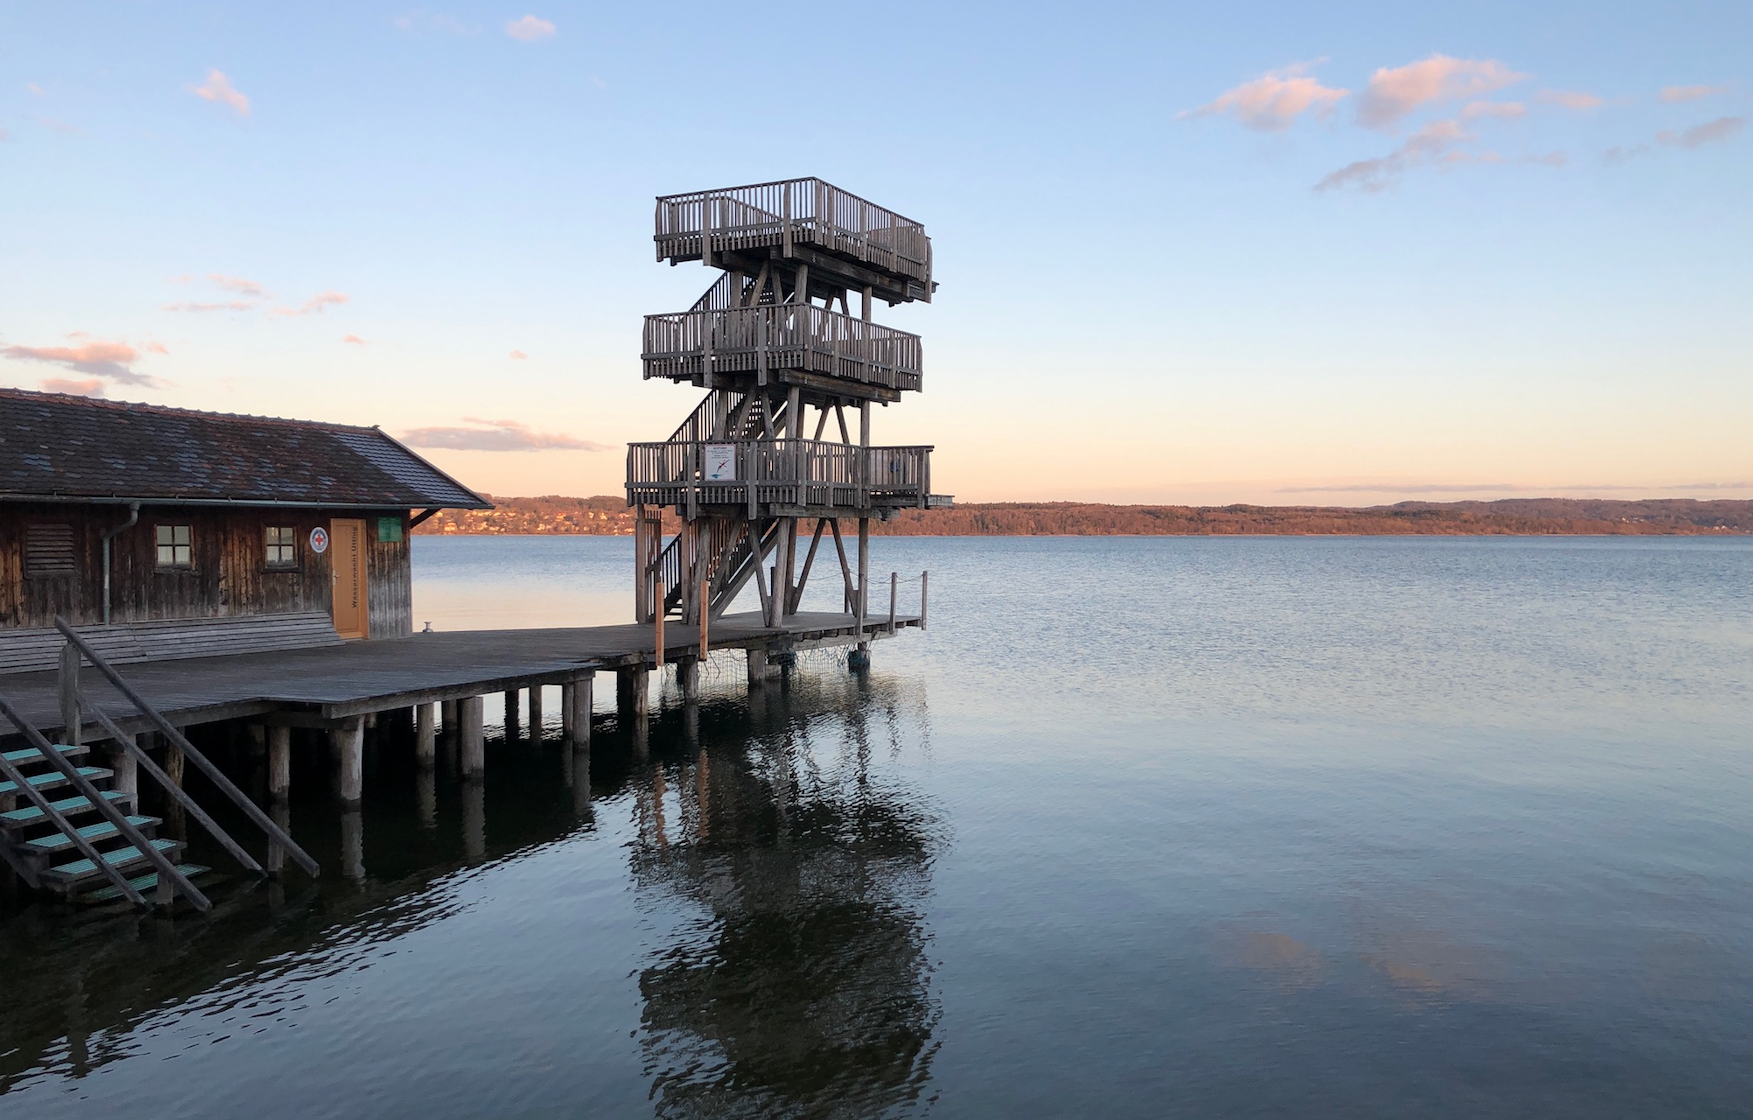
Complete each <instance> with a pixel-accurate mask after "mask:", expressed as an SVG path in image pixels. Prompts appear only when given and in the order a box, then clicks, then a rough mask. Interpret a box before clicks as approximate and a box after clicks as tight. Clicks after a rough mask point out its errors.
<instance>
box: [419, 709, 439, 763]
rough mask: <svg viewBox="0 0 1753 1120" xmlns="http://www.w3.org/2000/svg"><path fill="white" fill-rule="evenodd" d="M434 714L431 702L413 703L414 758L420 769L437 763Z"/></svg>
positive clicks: (436, 734) (436, 736)
mask: <svg viewBox="0 0 1753 1120" xmlns="http://www.w3.org/2000/svg"><path fill="white" fill-rule="evenodd" d="M436 715H437V712H435V711H434V710H433V706H432V705H431V704H416V705H414V760H415V761H416V762H418V763H419V764H420V769H422V770H430V769H432V768H433V767H434V766H437V765H438V728H437V727H436V726H434V722H433V720H434V717H435V716H436Z"/></svg>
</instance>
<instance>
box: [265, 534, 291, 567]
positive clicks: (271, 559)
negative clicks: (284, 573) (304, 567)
mask: <svg viewBox="0 0 1753 1120" xmlns="http://www.w3.org/2000/svg"><path fill="white" fill-rule="evenodd" d="M266 537H267V543H266V545H265V546H264V547H265V549H266V552H265V553H264V557H265V560H266V562H267V565H268V567H270V568H296V567H298V536H297V530H295V529H293V528H292V526H290V525H270V526H268V528H267V530H266Z"/></svg>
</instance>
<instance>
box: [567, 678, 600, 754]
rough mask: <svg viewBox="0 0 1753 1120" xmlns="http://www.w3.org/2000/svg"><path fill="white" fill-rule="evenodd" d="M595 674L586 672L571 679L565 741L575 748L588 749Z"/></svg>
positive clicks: (593, 705) (593, 703)
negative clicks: (570, 698)
mask: <svg viewBox="0 0 1753 1120" xmlns="http://www.w3.org/2000/svg"><path fill="white" fill-rule="evenodd" d="M595 686H596V674H594V673H587V674H585V675H584V676H582V677H580V678H578V679H577V680H576V681H573V682H572V684H571V685H570V686H569V687H570V688H571V689H572V702H571V704H570V705H569V706H568V708H567V711H568V712H569V713H570V720H569V724H568V726H569V730H568V732H567V736H566V739H567V742H568V743H570V744H571V745H572V747H573V748H574V749H575V750H577V749H583V750H589V749H590V713H591V709H592V708H593V707H595V696H594V693H595V691H596V689H595Z"/></svg>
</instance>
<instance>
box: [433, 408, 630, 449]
mask: <svg viewBox="0 0 1753 1120" xmlns="http://www.w3.org/2000/svg"><path fill="white" fill-rule="evenodd" d="M463 423H464V424H470V425H473V426H472V427H467V428H464V427H455V428H415V429H413V430H412V431H408V432H404V433H402V442H404V443H406V444H408V445H409V446H411V447H444V448H449V449H450V450H452V451H608V450H610V448H609V446H608V445H607V444H601V443H593V442H592V441H590V440H588V439H579V438H577V437H576V436H569V435H561V434H559V433H552V432H535V431H531V430H530V429H529V428H528V427H527V426H525V425H523V424H519V423H518V422H517V421H515V420H482V419H480V418H479V417H475V416H465V417H463Z"/></svg>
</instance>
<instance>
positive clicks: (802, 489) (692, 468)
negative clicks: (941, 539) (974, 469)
mask: <svg viewBox="0 0 1753 1120" xmlns="http://www.w3.org/2000/svg"><path fill="white" fill-rule="evenodd" d="M709 446H710V447H714V448H717V447H720V446H728V447H730V448H732V449H733V456H732V457H733V463H734V466H733V469H732V470H730V471H727V472H724V473H727V474H732V475H734V476H735V477H729V478H726V477H720V478H708V477H706V471H705V464H706V461H707V448H708V447H709ZM930 493H931V448H930V447H859V446H855V445H851V444H844V443H830V442H827V441H825V440H810V439H781V440H740V441H726V442H725V443H724V444H722V445H721V444H716V443H710V444H709V443H706V442H695V441H673V442H669V443H634V444H629V445H628V446H627V497H628V500H629V501H630V502H633V503H635V504H643V505H676V506H688V507H694V506H699V505H744V504H746V505H747V506H749V507H750V511H751V515H752V514H753V512H754V510H755V507H757V506H760V505H766V504H774V505H787V506H817V507H821V506H837V507H843V508H847V509H867V508H870V507H872V506H873V505H880V506H883V507H887V508H894V507H897V506H919V507H922V508H923V507H924V505H925V504H926V501H927V499H928V498H929V496H930Z"/></svg>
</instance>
